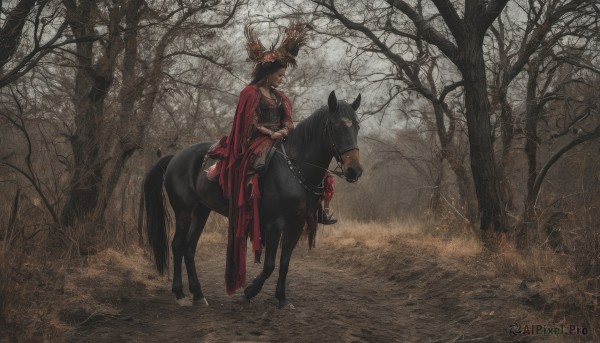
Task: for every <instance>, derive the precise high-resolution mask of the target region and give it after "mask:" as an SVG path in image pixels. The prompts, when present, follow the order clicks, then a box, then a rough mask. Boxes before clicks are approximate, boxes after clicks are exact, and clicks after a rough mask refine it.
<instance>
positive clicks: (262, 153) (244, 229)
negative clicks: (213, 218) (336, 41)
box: [207, 23, 337, 293]
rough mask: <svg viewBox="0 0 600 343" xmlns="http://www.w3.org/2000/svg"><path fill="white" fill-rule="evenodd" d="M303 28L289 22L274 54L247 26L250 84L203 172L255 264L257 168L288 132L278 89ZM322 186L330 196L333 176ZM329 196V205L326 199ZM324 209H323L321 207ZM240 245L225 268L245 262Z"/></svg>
mask: <svg viewBox="0 0 600 343" xmlns="http://www.w3.org/2000/svg"><path fill="white" fill-rule="evenodd" d="M305 32H306V30H305V25H304V24H301V23H293V24H291V25H290V27H288V28H287V30H286V31H285V37H284V39H283V41H282V44H281V46H280V47H279V48H278V49H277V50H274V51H266V49H265V48H264V47H263V45H262V44H261V43H260V40H258V38H257V37H256V36H255V35H254V32H253V31H252V29H250V28H249V27H246V31H245V34H246V38H247V39H248V43H247V46H246V48H247V51H248V56H249V58H250V60H252V61H253V62H255V67H254V71H253V72H252V82H250V84H249V85H248V86H246V87H245V88H244V89H243V90H242V92H241V93H240V99H239V102H238V105H237V110H236V112H235V116H234V119H233V126H232V127H231V132H230V133H229V135H228V136H227V137H223V138H222V139H221V140H220V141H219V142H218V143H217V144H215V145H214V146H213V147H212V148H211V150H210V151H209V155H210V156H211V157H213V158H216V159H218V160H219V162H218V163H217V164H216V165H215V166H214V167H212V168H210V169H209V170H208V171H207V172H208V177H209V179H211V180H216V179H217V177H218V182H219V185H220V186H221V188H222V190H223V196H225V198H227V199H229V203H230V206H229V225H230V229H232V231H233V232H235V235H236V238H238V239H239V240H245V239H246V237H247V235H249V236H250V237H252V245H253V250H254V252H255V256H256V260H257V261H259V260H260V255H261V250H262V249H261V247H262V245H261V242H260V219H259V206H258V200H259V194H258V189H259V184H258V182H259V179H258V173H257V169H260V168H264V167H265V164H266V159H267V154H268V152H269V151H270V148H271V147H272V146H273V144H274V143H275V142H276V141H279V140H283V139H285V138H286V137H287V136H288V135H289V134H290V133H291V132H292V131H293V130H294V122H293V120H292V105H291V102H290V100H289V99H288V97H287V96H286V95H285V94H284V93H283V92H282V91H279V90H277V87H279V86H280V85H281V82H282V81H283V78H284V77H285V73H286V69H287V67H288V66H290V65H291V66H296V56H297V54H298V51H299V49H300V47H301V46H302V45H304V44H305V42H306V34H305ZM328 178H329V179H328V180H327V181H326V182H325V184H326V185H328V186H329V189H327V190H326V191H325V194H328V195H330V196H331V195H332V193H333V187H332V184H333V178H332V176H331V175H329V176H328ZM330 196H329V197H328V199H327V200H328V201H329V200H330ZM326 207H328V206H326ZM323 212H324V210H323V209H322V208H319V214H317V216H316V218H317V219H318V221H319V222H321V223H323V224H333V223H335V222H336V221H337V220H335V219H334V218H333V217H332V216H331V214H329V213H323ZM243 244H244V243H241V242H240V243H239V244H237V245H235V246H234V247H233V249H234V251H230V252H229V254H231V253H232V254H234V259H233V261H229V260H228V262H232V263H234V265H233V266H231V265H230V266H228V267H227V269H228V270H231V268H233V269H234V270H238V268H239V267H240V266H241V265H242V264H244V263H245V257H244V255H245V249H243V248H242V247H243ZM241 283H242V282H241V278H236V281H235V282H234V283H233V284H232V287H234V288H232V289H228V292H229V293H232V292H234V291H235V289H237V288H238V287H240V286H241Z"/></svg>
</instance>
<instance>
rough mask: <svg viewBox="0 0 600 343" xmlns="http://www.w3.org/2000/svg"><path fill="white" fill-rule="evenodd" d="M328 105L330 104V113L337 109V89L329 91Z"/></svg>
mask: <svg viewBox="0 0 600 343" xmlns="http://www.w3.org/2000/svg"><path fill="white" fill-rule="evenodd" d="M327 105H328V106H329V113H333V112H335V111H336V110H337V106H338V100H337V97H336V96H335V91H331V93H329V99H328V100H327Z"/></svg>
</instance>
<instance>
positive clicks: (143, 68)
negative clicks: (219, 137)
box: [61, 0, 240, 225]
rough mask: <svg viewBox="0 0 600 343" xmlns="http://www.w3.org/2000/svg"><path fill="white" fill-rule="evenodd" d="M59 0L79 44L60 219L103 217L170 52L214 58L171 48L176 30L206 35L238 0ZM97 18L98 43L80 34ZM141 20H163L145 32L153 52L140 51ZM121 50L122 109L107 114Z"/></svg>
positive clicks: (90, 31)
mask: <svg viewBox="0 0 600 343" xmlns="http://www.w3.org/2000/svg"><path fill="white" fill-rule="evenodd" d="M63 3H64V4H65V7H66V8H67V9H68V13H69V16H68V22H69V26H70V28H71V32H72V34H73V36H74V37H76V38H79V39H80V41H79V42H78V43H77V45H76V51H73V52H72V53H73V55H74V57H75V61H76V81H75V88H74V89H75V93H74V96H73V101H74V106H75V112H76V113H75V130H74V132H73V133H72V135H71V145H72V148H73V152H74V154H73V168H74V172H73V175H72V179H71V182H70V184H71V186H70V193H69V199H68V201H67V204H66V205H65V207H64V208H63V212H62V216H61V218H62V222H63V223H64V224H66V225H70V224H72V223H73V222H74V220H75V219H76V218H85V217H86V216H87V215H89V214H90V213H92V212H93V211H95V215H94V217H95V218H97V219H101V218H102V217H103V213H104V210H105V209H106V206H107V202H108V199H109V198H110V197H111V196H112V192H113V190H114V187H115V186H116V184H117V182H118V180H119V178H120V175H121V174H122V171H123V167H124V165H125V163H126V162H127V160H128V159H129V158H130V157H131V155H132V154H133V152H135V151H136V150H137V149H139V148H140V147H141V146H142V141H143V139H144V137H145V134H146V131H147V128H148V124H149V122H150V119H151V118H152V115H153V111H154V104H155V102H156V99H157V97H158V95H159V94H160V91H161V84H162V80H163V78H164V73H165V69H166V68H168V66H170V65H172V63H173V60H174V58H176V57H177V56H190V55H192V56H193V57H197V58H204V59H208V60H212V61H213V62H214V63H215V64H219V62H217V61H216V59H213V58H212V57H210V56H209V55H206V54H202V53H193V52H190V51H176V50H174V49H173V43H174V42H175V41H176V40H177V38H178V37H180V36H182V35H188V34H190V33H194V32H195V35H196V37H197V38H200V39H202V38H204V39H207V37H210V34H209V32H210V30H214V29H217V28H221V27H224V26H225V25H227V23H228V22H229V21H230V20H231V18H232V17H233V15H234V14H235V13H236V9H237V8H238V7H239V4H240V1H231V2H227V3H224V4H221V3H218V2H214V1H200V2H197V3H194V4H193V5H187V4H186V3H184V2H177V3H175V2H173V3H172V4H171V3H166V4H163V5H165V6H167V7H164V8H162V9H163V10H164V9H165V8H166V9H169V11H167V12H166V13H161V9H158V8H157V9H153V8H148V7H147V5H146V3H145V2H144V1H136V0H131V1H128V2H126V3H123V4H112V3H110V4H109V3H104V2H97V3H96V2H89V1H80V2H76V1H75V0H64V1H63ZM211 14H213V16H212V17H211ZM142 19H144V21H143V22H142V21H141V20H142ZM123 21H124V25H123V24H122V23H123ZM98 22H100V23H102V24H103V25H102V26H103V28H102V29H103V30H105V31H106V32H107V33H106V34H105V35H103V36H102V37H100V39H99V42H100V44H101V48H98V45H94V44H93V43H90V42H88V41H83V40H82V38H83V37H88V36H96V35H97V34H96V28H97V27H96V25H97V23H98ZM159 24H160V25H159ZM121 26H124V27H125V28H124V29H122V28H121ZM140 26H141V27H145V26H148V27H154V26H155V27H157V28H163V27H167V29H166V30H157V31H158V32H154V33H152V32H150V33H151V34H153V35H154V38H155V40H153V41H152V42H150V41H149V42H147V43H150V46H151V49H152V53H150V54H148V55H144V56H142V55H139V54H138V43H137V42H138V39H139V36H138V32H139V30H140V29H141V28H140ZM207 34H208V36H207ZM203 36H204V37H203ZM121 55H122V56H124V57H123V58H124V59H123V64H122V73H123V80H122V85H121V88H120V90H119V91H118V95H117V99H118V100H117V101H118V103H119V104H120V106H119V107H120V109H119V110H118V113H119V114H118V115H117V118H116V119H114V120H115V121H113V122H111V120H110V117H109V114H107V113H106V111H107V109H109V107H107V104H106V99H107V97H108V96H110V92H111V89H112V88H111V86H112V85H113V81H114V78H115V73H116V70H117V66H119V65H120V64H119V58H120V56H121ZM136 104H137V105H138V110H137V111H136V110H135V109H134V108H135V105H136ZM110 110H111V111H113V109H110ZM115 124H116V125H115ZM112 133H116V134H112ZM106 139H109V140H108V141H106ZM115 144H116V145H115ZM107 165H110V168H107ZM107 174H108V175H107ZM100 199H102V200H101V201H100V202H99V200H100Z"/></svg>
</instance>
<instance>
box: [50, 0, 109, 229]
mask: <svg viewBox="0 0 600 343" xmlns="http://www.w3.org/2000/svg"><path fill="white" fill-rule="evenodd" d="M64 3H65V6H66V7H67V13H68V14H67V20H68V21H69V26H70V27H71V31H72V32H73V35H74V36H75V37H77V38H84V37H91V36H93V35H94V23H93V20H92V13H93V11H94V7H95V5H94V3H93V2H91V1H81V2H79V4H78V5H77V4H76V2H75V1H64ZM119 21H120V18H119V14H118V13H117V12H116V11H111V16H110V26H109V37H108V42H107V45H106V47H105V50H104V54H103V55H102V56H101V57H100V58H99V59H98V60H97V61H96V60H95V59H96V56H95V54H94V43H93V42H90V41H79V42H77V44H76V47H77V62H78V69H77V74H76V77H75V92H74V96H73V103H74V105H75V132H74V133H73V135H72V137H71V147H72V149H73V170H74V172H73V175H72V177H71V180H70V183H69V195H68V200H67V203H66V205H65V207H64V208H63V211H62V215H61V221H62V224H63V225H66V226H71V225H73V224H74V223H75V221H76V220H79V219H83V218H85V217H87V216H89V215H90V214H91V213H92V212H93V211H94V209H95V208H96V206H97V204H98V199H99V196H100V191H101V184H102V174H103V173H102V172H103V170H104V166H105V165H106V162H107V159H106V157H105V153H104V150H103V149H100V147H102V146H103V145H104V144H106V142H102V140H101V134H102V132H103V120H105V118H104V101H105V99H106V95H107V93H108V90H109V88H110V86H111V84H112V81H113V73H114V68H115V60H116V56H117V54H118V51H119V49H120V46H119V44H117V39H118V23H119Z"/></svg>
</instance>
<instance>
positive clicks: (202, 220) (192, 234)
mask: <svg viewBox="0 0 600 343" xmlns="http://www.w3.org/2000/svg"><path fill="white" fill-rule="evenodd" d="M209 214H210V209H209V208H207V207H206V206H204V205H201V204H197V205H196V206H195V207H194V211H193V217H192V225H191V226H190V230H189V232H188V234H187V238H186V244H185V245H186V247H185V253H184V255H183V258H184V260H185V267H186V269H187V274H188V282H189V286H190V292H191V293H192V294H193V295H194V297H193V299H192V304H193V305H198V304H200V303H204V304H206V305H208V302H207V301H206V299H205V298H204V294H203V293H202V286H201V285H200V280H198V274H197V273H196V262H195V260H194V256H195V255H196V247H197V246H198V239H199V238H200V235H201V234H202V231H203V230H204V225H206V220H207V219H208V215H209Z"/></svg>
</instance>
